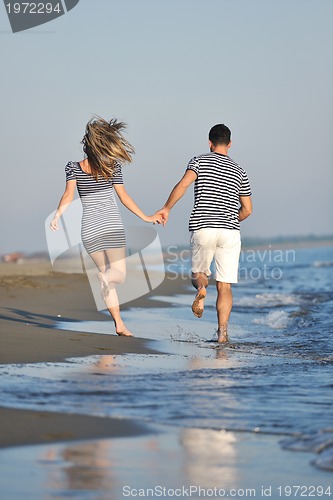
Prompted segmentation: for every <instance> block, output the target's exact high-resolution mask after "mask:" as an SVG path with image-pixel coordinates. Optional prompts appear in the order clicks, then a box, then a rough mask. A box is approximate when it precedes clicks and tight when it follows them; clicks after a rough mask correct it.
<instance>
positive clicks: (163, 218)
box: [155, 207, 170, 226]
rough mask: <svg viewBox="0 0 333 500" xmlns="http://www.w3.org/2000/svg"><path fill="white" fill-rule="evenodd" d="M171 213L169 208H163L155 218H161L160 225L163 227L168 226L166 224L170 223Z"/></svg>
mask: <svg viewBox="0 0 333 500" xmlns="http://www.w3.org/2000/svg"><path fill="white" fill-rule="evenodd" d="M169 212H170V209H169V208H165V207H163V208H161V210H158V211H157V212H156V213H155V216H156V217H159V219H160V222H159V224H162V225H163V226H165V225H166V223H167V222H168V219H169Z"/></svg>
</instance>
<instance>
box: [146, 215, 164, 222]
mask: <svg viewBox="0 0 333 500" xmlns="http://www.w3.org/2000/svg"><path fill="white" fill-rule="evenodd" d="M143 220H144V221H145V222H152V223H153V224H162V218H161V217H160V216H159V215H157V214H155V215H147V216H146V217H145V218H144V219H143Z"/></svg>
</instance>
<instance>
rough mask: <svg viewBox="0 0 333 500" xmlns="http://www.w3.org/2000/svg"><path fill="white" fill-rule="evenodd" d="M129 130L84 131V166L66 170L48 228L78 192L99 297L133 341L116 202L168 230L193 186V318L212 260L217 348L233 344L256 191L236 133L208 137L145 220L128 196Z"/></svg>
mask: <svg viewBox="0 0 333 500" xmlns="http://www.w3.org/2000/svg"><path fill="white" fill-rule="evenodd" d="M124 128H125V125H124V123H122V122H119V121H117V120H116V119H112V120H111V121H106V120H104V119H102V118H99V117H96V118H93V119H92V120H90V121H89V122H88V124H87V126H86V130H85V135H84V137H83V139H82V144H83V151H84V153H85V159H84V160H82V161H80V162H72V161H71V162H69V163H68V164H67V165H66V168H65V172H66V189H65V192H64V194H63V195H62V197H61V199H60V202H59V205H58V208H57V210H56V212H55V215H54V218H53V220H52V222H51V224H50V228H51V229H52V230H53V231H55V230H57V229H58V220H59V218H60V216H61V215H62V213H63V212H64V210H65V209H66V207H67V206H68V205H69V204H70V203H71V202H72V200H73V198H74V194H75V189H77V190H78V193H79V196H80V199H81V202H82V208H83V214H82V223H81V238H82V243H83V245H84V247H85V249H86V251H87V252H88V254H89V255H90V257H91V258H92V260H93V262H94V263H95V265H96V267H97V269H98V279H99V281H100V284H101V293H102V296H103V298H104V300H105V303H106V306H107V308H108V310H109V312H110V314H111V317H112V319H113V321H114V324H115V330H116V333H117V334H118V335H122V336H126V337H131V336H133V334H132V333H131V332H130V331H129V330H128V329H127V327H126V326H125V324H124V322H123V320H122V318H121V314H120V307H119V302H118V297H117V291H116V286H117V285H118V284H120V283H123V282H124V280H125V276H126V240H125V232H124V226H123V223H122V220H121V216H120V213H119V210H118V207H117V203H116V199H115V194H114V193H116V194H117V196H118V198H119V200H120V201H121V203H122V204H123V205H124V206H125V207H126V208H127V209H128V210H130V211H131V212H133V213H134V214H135V215H137V216H138V217H140V218H141V219H142V220H143V221H145V222H152V223H154V224H155V223H159V224H163V225H165V224H166V223H167V221H168V218H169V212H170V210H171V209H172V207H173V206H174V205H175V204H176V203H177V201H178V200H180V198H181V197H182V196H183V195H184V194H185V192H186V190H187V188H188V187H189V186H190V184H192V183H194V205H193V209H192V212H191V216H190V221H189V230H190V231H191V249H192V283H193V286H194V287H195V288H196V289H197V294H196V296H195V299H194V301H193V304H192V311H193V314H194V315H195V316H197V317H199V318H200V317H201V316H202V314H203V311H204V301H205V297H206V288H207V286H208V278H209V276H210V275H211V271H210V266H211V263H212V261H213V259H214V262H215V267H216V287H217V301H216V310H217V320H218V328H217V342H219V343H226V342H228V331H227V326H228V320H229V316H230V312H231V308H232V291H231V284H232V283H237V281H238V264H239V255H240V247H241V240H240V224H239V223H240V221H242V220H244V219H245V218H247V217H248V216H249V215H250V214H251V212H252V202H251V188H250V184H249V180H248V177H247V174H246V172H245V170H244V169H243V168H242V167H240V166H239V165H238V164H237V163H236V162H235V161H233V160H232V159H231V158H230V157H229V156H228V152H229V148H230V146H231V132H230V130H229V128H228V127H226V126H225V125H223V124H218V125H215V126H214V127H213V128H212V129H211V130H210V132H209V141H208V143H209V148H210V152H209V153H206V154H202V155H200V156H196V157H194V158H193V159H192V160H190V162H189V163H188V165H187V168H186V170H185V173H184V175H183V177H182V178H181V180H180V181H179V182H178V183H177V184H176V186H175V187H174V188H173V190H172V191H171V193H170V196H169V198H168V199H167V201H166V203H165V205H164V206H163V207H162V208H161V209H160V210H158V211H157V212H156V213H155V214H154V215H151V216H147V215H145V214H144V213H143V212H142V210H140V208H139V207H138V206H137V205H136V203H135V202H134V201H133V199H132V198H131V196H130V195H129V194H128V193H127V192H126V190H125V187H124V183H123V176H122V167H121V164H122V163H130V162H131V161H132V155H133V154H134V149H133V147H132V146H131V144H129V142H128V141H127V140H126V139H125V138H124V136H123V134H122V131H123V130H124Z"/></svg>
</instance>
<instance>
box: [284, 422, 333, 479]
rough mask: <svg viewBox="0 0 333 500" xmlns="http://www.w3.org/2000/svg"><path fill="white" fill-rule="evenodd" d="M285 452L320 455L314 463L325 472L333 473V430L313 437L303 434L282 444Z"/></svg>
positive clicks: (327, 430) (323, 431)
mask: <svg viewBox="0 0 333 500" xmlns="http://www.w3.org/2000/svg"><path fill="white" fill-rule="evenodd" d="M280 444H281V446H282V448H283V449H285V450H290V451H305V452H312V453H316V454H318V455H319V457H318V458H317V459H316V460H314V461H313V462H312V463H313V465H315V466H316V467H318V468H320V469H323V470H330V471H333V429H323V430H321V431H319V432H316V433H314V434H312V435H310V434H303V435H302V436H298V437H295V438H288V439H284V440H283V441H281V442H280Z"/></svg>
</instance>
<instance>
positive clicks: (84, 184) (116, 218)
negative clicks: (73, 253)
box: [65, 161, 126, 254]
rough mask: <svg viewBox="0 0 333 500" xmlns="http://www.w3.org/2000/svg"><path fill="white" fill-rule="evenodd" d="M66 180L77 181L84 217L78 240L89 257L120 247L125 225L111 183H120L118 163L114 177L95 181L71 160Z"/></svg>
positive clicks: (122, 244)
mask: <svg viewBox="0 0 333 500" xmlns="http://www.w3.org/2000/svg"><path fill="white" fill-rule="evenodd" d="M65 172H66V181H67V182H68V181H71V180H76V186H77V190H78V193H79V196H80V198H81V202H82V208H83V214H82V224H81V238H82V243H83V245H84V248H85V249H86V250H87V252H88V253H89V254H91V253H93V252H99V251H102V250H108V249H109V248H121V247H124V246H125V244H126V241H125V231H124V226H123V223H122V220H121V217H120V213H119V209H118V206H117V203H116V200H115V196H114V189H113V185H114V184H123V176H122V170H121V165H120V163H118V162H117V163H116V165H115V171H114V174H113V177H112V178H111V179H109V180H107V179H105V178H104V177H100V178H99V179H98V181H96V180H95V179H94V177H93V176H92V175H91V174H87V173H86V172H84V171H83V170H82V168H81V166H80V164H79V163H78V162H72V161H70V162H69V163H68V164H67V165H66V168H65Z"/></svg>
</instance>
